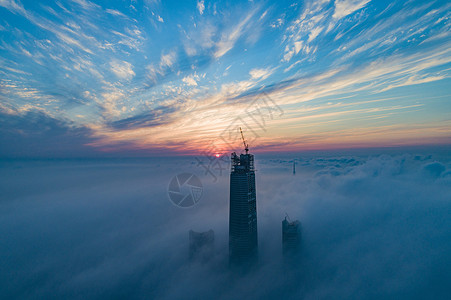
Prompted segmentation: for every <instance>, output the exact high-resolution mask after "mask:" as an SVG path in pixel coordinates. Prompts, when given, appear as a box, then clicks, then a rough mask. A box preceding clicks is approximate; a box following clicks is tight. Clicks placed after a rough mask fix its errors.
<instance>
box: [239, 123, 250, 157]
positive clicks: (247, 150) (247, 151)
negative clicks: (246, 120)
mask: <svg viewBox="0 0 451 300" xmlns="http://www.w3.org/2000/svg"><path fill="white" fill-rule="evenodd" d="M240 132H241V138H242V139H243V145H244V150H246V154H249V144H246V140H245V139H244V134H243V130H241V127H240Z"/></svg>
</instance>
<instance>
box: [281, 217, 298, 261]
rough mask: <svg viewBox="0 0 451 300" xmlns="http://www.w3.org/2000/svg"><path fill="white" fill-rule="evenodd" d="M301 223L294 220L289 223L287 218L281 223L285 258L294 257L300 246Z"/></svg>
mask: <svg viewBox="0 0 451 300" xmlns="http://www.w3.org/2000/svg"><path fill="white" fill-rule="evenodd" d="M300 226H301V223H300V222H299V221H298V220H296V221H293V222H289V221H288V220H287V217H285V220H283V221H282V248H283V254H284V255H285V256H287V255H288V256H291V255H295V254H297V253H298V252H299V250H300V245H301V228H300Z"/></svg>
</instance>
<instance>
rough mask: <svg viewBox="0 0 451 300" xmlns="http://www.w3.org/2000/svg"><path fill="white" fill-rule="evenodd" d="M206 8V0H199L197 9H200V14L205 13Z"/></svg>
mask: <svg viewBox="0 0 451 300" xmlns="http://www.w3.org/2000/svg"><path fill="white" fill-rule="evenodd" d="M204 9H205V4H204V0H200V1H197V10H198V11H199V14H201V15H202V14H203V13H204Z"/></svg>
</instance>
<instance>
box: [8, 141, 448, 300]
mask: <svg viewBox="0 0 451 300" xmlns="http://www.w3.org/2000/svg"><path fill="white" fill-rule="evenodd" d="M293 160H296V174H295V175H294V174H293ZM199 161H201V162H202V163H199ZM0 164H1V168H0V174H1V177H0V178H1V181H0V258H1V259H0V298H1V299H23V298H29V299H39V298H40V299H55V298H56V299H65V298H72V299H89V298H110V299H111V298H113V299H125V298H128V299H130V298H131V299H214V298H215V299H275V298H281V297H285V298H287V299H351V298H352V299H450V296H451V285H450V278H451V153H449V152H447V151H446V149H445V150H443V149H442V150H441V151H433V150H430V151H417V152H414V151H404V152H402V151H396V153H395V152H394V153H390V152H389V151H388V152H385V153H384V154H378V153H375V152H374V151H373V152H371V153H370V152H365V151H361V152H360V153H357V152H355V153H351V154H350V153H326V152H323V153H313V152H312V153H308V154H302V153H298V154H293V155H285V156H277V155H268V154H266V155H261V156H258V155H257V156H256V169H257V171H256V183H257V210H258V236H259V262H258V265H257V266H255V267H254V269H251V270H249V271H247V272H243V271H242V270H237V269H230V268H229V266H228V259H227V256H228V201H229V169H230V167H229V164H228V162H227V160H226V159H223V160H217V161H215V160H209V159H207V158H204V157H197V158H196V157H178V158H145V159H144V158H143V159H138V158H134V159H70V160H63V159H58V160H42V159H41V160H31V159H28V160H17V159H16V160H2V161H1V162H0ZM181 173H192V174H194V175H196V176H198V178H199V179H200V180H201V182H202V186H203V192H202V196H201V198H200V200H199V202H198V203H197V204H196V205H194V206H192V207H189V208H180V207H178V206H176V205H174V204H173V203H172V202H171V201H170V199H169V197H168V185H169V182H170V181H171V179H172V178H173V177H174V176H176V175H178V174H181ZM286 214H288V215H289V217H290V218H291V219H292V220H295V219H298V220H299V221H300V222H301V223H302V251H301V254H300V256H299V257H298V258H297V260H296V261H295V262H292V263H289V264H287V263H286V261H284V260H283V259H282V245H281V222H282V220H283V219H284V217H285V215H286ZM191 229H192V230H195V231H207V230H209V229H213V230H214V233H215V245H214V247H215V250H214V255H213V256H212V257H210V259H209V260H208V261H206V262H201V261H190V260H189V255H188V248H189V241H188V232H189V230H191Z"/></svg>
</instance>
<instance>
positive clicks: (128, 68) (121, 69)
mask: <svg viewBox="0 0 451 300" xmlns="http://www.w3.org/2000/svg"><path fill="white" fill-rule="evenodd" d="M110 66H111V71H112V72H113V73H114V74H115V75H116V76H117V77H119V78H120V79H124V80H131V79H132V78H133V77H134V76H135V72H133V68H132V65H131V64H130V63H128V62H126V61H119V60H114V61H112V62H110Z"/></svg>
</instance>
